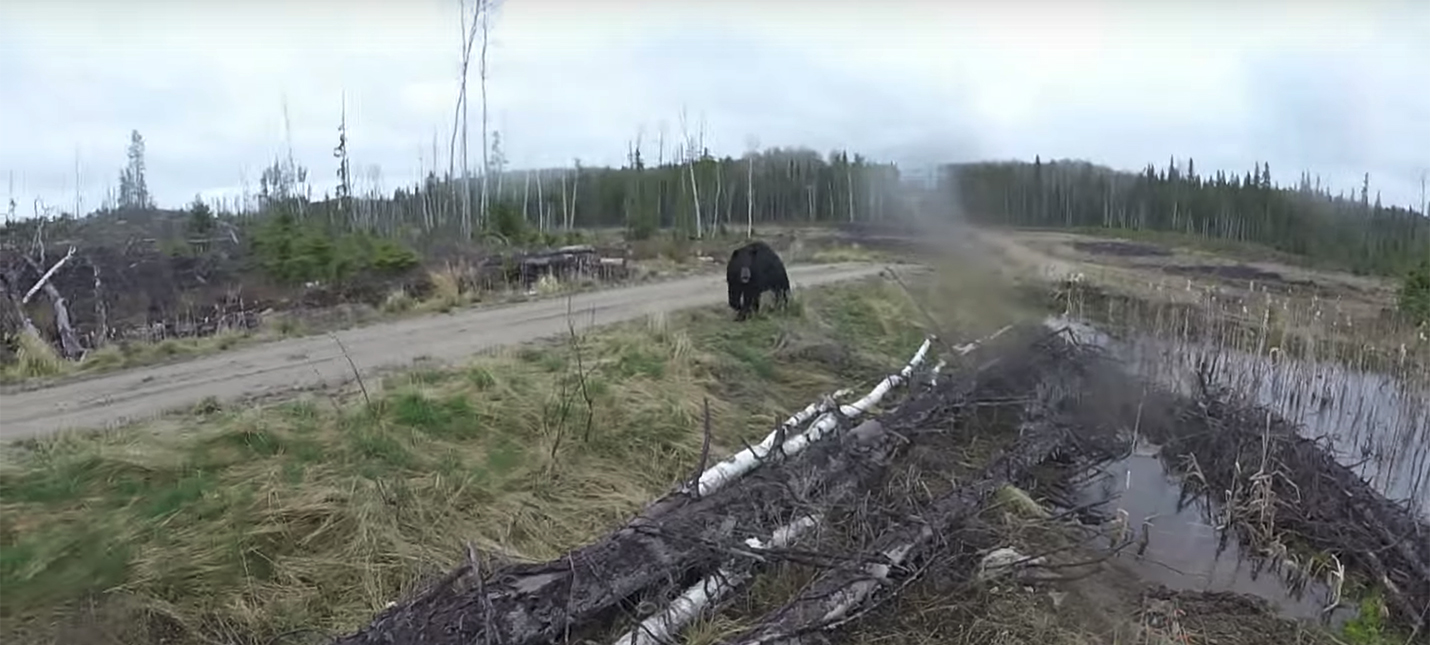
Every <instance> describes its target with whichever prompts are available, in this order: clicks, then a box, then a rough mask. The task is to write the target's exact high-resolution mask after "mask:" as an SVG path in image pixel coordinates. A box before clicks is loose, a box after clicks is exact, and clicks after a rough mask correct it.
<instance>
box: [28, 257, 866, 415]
mask: <svg viewBox="0 0 1430 645" xmlns="http://www.w3.org/2000/svg"><path fill="white" fill-rule="evenodd" d="M878 271H879V267H877V266H872V265H867V264H863V265H861V264H824V265H806V266H792V267H790V280H791V281H792V282H793V284H794V285H795V286H796V287H808V286H814V285H819V284H829V283H833V282H839V281H842V280H850V279H856V278H860V277H867V276H869V275H873V274H875V273H877V272H878ZM724 298H725V286H724V277H723V276H719V275H716V276H708V275H707V276H697V277H693V278H685V279H681V280H676V281H672V282H664V283H657V284H648V285H640V286H636V287H628V288H621V289H612V290H608V291H598V292H592V293H584V294H578V295H574V296H572V297H571V298H570V299H565V298H562V299H555V300H547V301H540V302H532V303H524V304H520V305H511V306H505V307H496V308H491V309H476V310H468V311H459V312H456V313H453V314H439V315H433V316H427V317H422V318H414V319H408V320H402V321H398V322H394V323H386V324H378V325H372V326H369V327H363V328H359V329H350V330H346V331H342V332H338V333H337V334H336V336H337V338H338V339H339V340H340V341H341V342H342V347H345V348H346V349H347V356H344V353H343V350H342V348H340V347H339V345H338V343H335V342H333V340H332V338H329V337H326V336H320V337H312V338H297V339H289V340H283V341H278V342H274V343H269V344H263V345H259V346H254V347H247V348H242V349H237V350H234V351H231V352H227V353H223V354H219V355H214V356H208V357H203V358H198V359H195V360H192V361H188V362H183V363H178V364H171V365H162V366H155V367H149V368H142V369H137V370H133V371H127V372H122V373H118V374H112V375H106V376H101V377H97V378H92V379H87V380H83V381H77V382H70V383H64V384H60V385H57V386H54V387H50V388H43V389H39V390H33V391H28V392H15V393H10V394H5V395H0V438H3V439H15V438H23V437H33V436H36V435H41V434H45V433H49V432H54V431H57V430H61V429H65V428H96V427H109V426H114V425H119V424H123V423H126V422H132V421H136V420H141V419H144V418H148V417H153V416H157V415H159V414H162V413H164V412H166V411H168V410H173V409H176V408H183V407H188V406H192V405H195V404H197V403H199V402H201V401H205V400H207V399H210V398H212V399H214V400H216V401H219V402H227V401H233V400H241V399H254V398H268V397H272V396H274V395H282V394H290V393H292V392H293V391H294V390H303V389H308V388H312V387H318V386H323V385H332V384H337V383H342V382H345V381H348V380H351V379H352V377H353V373H352V372H353V365H355V366H356V368H357V370H358V371H359V372H361V373H370V372H373V371H376V370H381V369H384V368H392V367H401V366H405V365H410V364H411V363H412V362H413V361H415V360H418V359H436V360H439V361H447V360H459V359H461V358H465V357H467V356H470V355H472V354H474V353H476V352H479V351H482V350H486V349H490V348H492V347H497V346H502V345H509V344H514V343H521V342H525V341H530V340H535V339H538V338H542V337H546V336H552V335H557V334H562V333H565V332H566V331H567V326H568V321H573V322H574V323H575V324H577V325H582V326H586V325H592V324H595V325H602V324H608V323H612V322H617V321H620V320H626V319H630V318H634V317H637V316H640V315H643V314H648V313H653V312H657V311H666V312H668V311H674V310H677V309H682V308H687V307H694V306H699V305H704V304H710V303H715V302H722V301H723V300H724ZM349 358H350V359H351V360H352V363H353V365H349V364H348V359H349Z"/></svg>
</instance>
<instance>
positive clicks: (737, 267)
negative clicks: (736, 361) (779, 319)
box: [725, 241, 789, 320]
mask: <svg viewBox="0 0 1430 645" xmlns="http://www.w3.org/2000/svg"><path fill="white" fill-rule="evenodd" d="M725 284H726V286H728V287H729V289H730V308H731V309H734V310H735V312H736V315H735V320H744V319H746V318H749V317H750V314H752V313H754V312H757V311H759V310H760V294H761V293H764V292H766V291H772V292H774V294H775V304H777V305H783V304H785V303H787V302H789V276H788V275H786V274H785V265H784V262H781V261H780V256H779V254H777V253H775V250H774V249H772V248H770V245H768V244H765V243H764V242H760V241H755V242H750V243H749V244H746V245H744V246H742V247H740V248H738V249H735V252H734V253H731V254H730V263H729V264H728V265H726V267H725Z"/></svg>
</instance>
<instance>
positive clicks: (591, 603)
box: [338, 342, 929, 645]
mask: <svg viewBox="0 0 1430 645" xmlns="http://www.w3.org/2000/svg"><path fill="white" fill-rule="evenodd" d="M928 346H929V343H928V342H925V343H924V344H923V345H922V346H921V348H920V351H919V352H918V353H917V354H916V355H915V359H914V360H911V361H910V364H909V365H906V366H905V368H904V370H901V372H900V373H899V374H896V375H892V376H890V377H889V378H886V379H885V380H884V381H882V382H881V383H880V384H879V386H878V387H876V388H874V390H873V391H872V392H871V393H870V395H869V396H866V397H865V398H864V399H862V400H861V401H859V402H856V404H854V405H851V406H843V407H842V408H841V413H845V412H847V413H849V414H859V413H862V412H863V411H864V410H866V409H868V408H869V407H871V406H872V405H873V404H874V403H875V402H877V401H878V400H879V399H880V398H882V397H883V396H884V395H886V394H887V393H888V392H889V391H890V390H891V389H892V388H893V387H894V386H896V385H898V384H899V383H902V382H904V381H905V380H907V378H908V375H909V374H910V373H911V372H912V371H913V369H914V368H915V367H917V365H918V364H919V363H920V362H922V359H923V356H925V355H926V353H927V349H928ZM830 405H832V403H831V402H830V401H825V402H821V403H816V404H814V405H812V406H810V407H809V408H806V410H805V411H803V412H801V413H799V414H796V415H794V416H793V417H791V419H790V420H788V421H787V422H786V424H784V426H782V427H786V428H787V427H789V426H795V425H798V424H799V423H802V422H803V421H804V420H805V419H807V418H808V417H809V416H813V414H815V413H816V412H819V411H822V410H824V409H825V408H826V407H828V406H830ZM839 418H840V417H839V416H837V415H835V414H834V413H833V412H832V411H831V412H824V413H823V414H821V416H820V417H819V418H818V419H817V420H816V422H815V427H814V428H812V429H811V430H810V431H809V432H806V433H802V434H798V435H795V436H794V437H792V438H789V439H787V440H783V441H780V440H781V439H783V438H784V433H783V432H781V431H779V430H777V431H776V432H775V433H771V436H770V437H767V441H766V442H764V443H767V444H768V445H769V446H770V447H769V448H767V449H764V450H760V449H758V448H751V449H747V450H746V451H743V452H742V453H740V454H742V455H750V457H746V458H741V459H734V458H732V460H727V462H726V463H724V464H719V465H717V466H716V467H715V468H712V469H711V470H710V471H706V473H707V474H708V473H711V472H712V471H713V472H715V473H719V474H718V475H711V476H709V477H706V476H705V474H702V478H701V480H702V481H703V482H704V484H703V485H699V488H698V489H697V490H698V491H701V492H703V493H704V494H695V495H691V494H688V493H685V492H681V491H677V492H675V493H672V494H671V495H668V496H666V498H662V500H659V501H657V502H656V503H655V504H652V505H650V506H648V507H647V509H646V511H644V512H643V513H642V514H641V515H640V516H638V517H637V518H635V519H634V520H632V521H631V522H630V523H628V524H627V525H626V526H624V527H622V528H621V529H618V530H617V531H615V532H613V533H611V534H609V535H607V536H605V537H604V538H602V539H600V540H597V541H596V542H594V543H593V544H591V545H588V546H586V547H583V548H581V549H577V550H576V551H573V552H572V553H570V554H568V555H567V556H566V557H564V558H560V559H557V560H553V561H550V562H545V563H539V564H518V565H512V566H509V567H505V568H502V569H500V570H498V571H494V572H479V571H476V567H474V566H470V565H469V566H464V567H460V568H458V569H457V570H456V571H453V572H452V573H450V574H449V575H448V576H447V577H446V578H444V579H443V580H442V581H441V582H439V583H438V584H437V585H434V586H433V587H432V588H431V589H429V590H428V591H427V592H425V593H423V594H421V595H419V596H418V597H416V598H414V599H412V600H410V601H407V602H405V603H402V604H399V605H396V606H393V607H389V608H388V609H387V610H385V611H383V612H382V613H380V614H379V615H378V616H377V617H376V618H375V619H374V621H373V622H372V623H371V624H370V625H369V626H368V627H366V628H365V629H363V630H362V631H360V632H358V633H356V634H353V635H351V636H348V637H346V638H343V639H340V640H339V641H338V643H342V644H344V645H358V644H370V643H373V644H375V643H427V644H433V645H438V644H443V645H445V644H447V643H471V642H491V643H503V644H512V645H514V644H518V643H543V642H551V641H552V640H556V639H560V638H562V637H564V636H566V635H567V634H568V633H569V632H570V631H571V630H573V629H577V628H578V627H584V626H586V625H588V624H590V623H592V622H600V620H601V619H602V618H603V617H608V616H609V614H610V613H611V612H613V611H617V610H618V609H619V606H620V605H621V603H622V602H625V601H627V600H628V599H629V598H632V597H633V596H636V595H638V594H640V593H642V592H646V591H648V590H649V589H651V588H653V587H658V586H660V585H663V584H668V581H669V580H670V579H672V578H674V579H681V578H684V577H687V576H690V575H704V574H706V573H708V572H711V571H714V570H715V569H716V568H717V567H718V566H719V565H720V563H721V562H720V561H721V558H722V556H723V553H722V552H721V551H719V550H717V549H713V548H712V547H711V546H710V545H712V544H723V543H729V542H731V541H732V537H733V533H734V532H735V530H736V529H737V528H738V529H740V530H741V531H743V532H746V533H750V534H754V535H760V534H764V535H768V534H769V533H770V531H771V529H772V527H774V526H777V525H779V524H782V523H784V522H785V521H787V519H788V518H790V517H794V516H795V515H796V514H797V511H798V510H799V505H800V504H801V501H800V500H802V499H808V498H810V497H819V496H832V497H835V498H838V497H839V496H840V495H841V494H843V493H840V492H839V491H854V490H859V489H860V488H866V487H867V486H868V483H869V482H870V481H873V478H875V477H877V476H878V474H879V472H880V470H879V467H880V463H881V462H882V460H883V459H884V458H885V456H886V455H887V454H888V451H889V449H891V447H892V446H893V445H895V443H896V442H894V441H892V440H888V441H887V442H886V445H883V446H882V448H880V449H869V448H868V446H862V445H861V446H854V445H851V444H849V443H848V442H818V443H816V441H815V440H816V439H818V438H820V437H819V435H814V436H811V434H810V433H811V432H819V433H823V434H832V430H833V429H835V428H836V427H837V425H838V421H839ZM801 444H802V445H801ZM811 446H812V447H811ZM806 448H808V449H806ZM856 448H857V449H856ZM780 449H782V452H783V455H782V459H781V460H780V461H779V462H778V466H777V467H775V468H771V469H761V470H760V472H759V475H760V476H759V477H758V481H754V482H748V483H747V484H746V485H742V486H741V487H740V488H739V490H724V489H723V487H724V486H725V485H726V484H727V483H728V482H730V481H734V480H735V479H736V478H737V477H739V476H740V475H744V474H747V473H750V472H752V471H754V470H755V469H756V468H757V467H758V466H759V465H760V464H761V463H763V462H764V461H765V459H764V458H766V457H769V456H770V455H771V453H772V452H774V451H775V450H780ZM738 456H739V455H737V457H738ZM755 456H758V457H759V458H754V457H755ZM768 471H773V472H768ZM691 492H695V491H691ZM781 518H783V519H781ZM737 542H738V541H737Z"/></svg>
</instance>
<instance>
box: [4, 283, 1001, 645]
mask: <svg viewBox="0 0 1430 645" xmlns="http://www.w3.org/2000/svg"><path fill="white" fill-rule="evenodd" d="M964 277H966V276H964ZM968 284H969V285H978V286H977V287H976V288H984V285H983V284H982V283H980V281H978V280H971V281H968ZM940 288H943V287H940ZM965 288H969V289H971V288H975V287H973V286H966V287H965ZM918 289H920V294H919V299H920V300H921V301H923V302H925V303H926V304H925V306H926V307H929V306H931V307H940V308H944V309H945V310H946V311H951V310H958V309H964V310H966V309H967V308H966V307H959V306H957V305H958V304H960V302H962V301H960V300H958V299H956V298H951V297H949V295H948V294H949V293H952V292H947V291H946V289H945V291H940V290H938V289H934V288H932V287H931V288H929V289H927V290H924V289H923V287H918ZM956 291H957V289H954V292H956ZM794 298H795V300H796V302H795V303H794V306H793V307H791V309H790V310H788V311H785V312H774V311H767V312H766V313H762V314H761V315H759V316H758V317H756V318H755V319H753V320H751V321H748V322H745V323H740V324H735V323H732V322H730V317H731V315H730V312H729V311H728V310H727V309H725V308H723V307H721V308H708V309H703V310H696V311H691V312H685V313H680V314H670V315H660V316H653V317H651V318H649V319H647V320H642V321H638V322H632V323H628V324H625V325H621V326H617V327H612V328H606V329H602V330H597V331H594V332H591V333H590V334H588V335H586V336H583V337H581V338H579V339H576V340H575V341H571V340H569V339H568V340H562V341H553V342H551V343H548V344H545V345H538V346H528V347H523V348H518V349H511V350H506V351H503V352H501V353H498V354H495V355H491V356H486V357H482V358H480V359H478V360H476V361H474V362H472V363H470V364H467V365H464V366H461V367H459V368H452V369H440V370H439V369H430V368H426V369H421V370H416V371H413V372H411V373H409V374H407V375H405V376H401V377H395V378H389V379H387V380H386V381H385V382H384V384H383V385H382V387H381V388H378V389H377V390H376V391H374V392H373V393H372V395H373V396H372V401H371V403H370V404H369V403H364V402H363V401H362V397H360V396H359V397H353V396H347V397H345V398H346V399H350V400H353V401H354V402H351V403H344V402H339V401H337V400H323V399H307V400H300V401H294V402H288V403H284V404H280V405H276V406H272V407H268V408H262V409H244V408H223V407H219V406H217V405H204V406H197V408H198V409H196V411H195V413H194V414H192V415H190V416H187V417H183V418H181V419H179V420H178V421H177V422H176V421H175V420H174V419H168V420H165V421H163V423H164V424H166V425H173V424H174V423H178V424H179V425H180V427H177V428H173V427H161V428H158V429H151V428H145V427H134V428H128V429H125V430H120V431H114V432H109V433H103V434H88V435H82V434H68V435H61V436H58V437H54V438H50V439H45V440H32V441H27V442H22V443H18V444H16V445H14V446H11V447H7V449H6V451H5V453H4V455H3V459H0V595H3V601H0V623H3V624H0V639H3V640H4V641H5V642H38V643H51V642H80V641H84V642H97V643H104V642H115V643H141V642H145V643H147V642H155V641H158V640H165V641H166V642H170V643H202V642H232V643H263V642H266V641H267V639H269V638H271V637H272V636H273V635H275V634H277V633H281V632H284V631H287V630H291V629H297V628H318V629H322V630H326V631H329V632H339V631H343V630H350V629H353V628H355V627H357V626H358V625H360V624H362V623H363V622H364V621H365V620H367V619H369V618H370V617H371V616H372V614H373V612H374V611H375V610H377V609H378V608H380V607H381V606H382V605H383V604H385V603H386V602H388V601H390V600H394V599H397V598H399V597H401V596H402V595H403V594H404V593H405V592H407V591H409V590H410V589H411V588H412V585H413V584H414V582H416V581H418V580H419V579H422V578H423V577H424V576H426V575H430V574H432V573H433V572H435V571H439V570H442V569H445V568H447V567H449V566H451V565H453V564H455V563H456V562H458V561H459V560H460V559H461V558H462V557H463V553H464V552H465V546H464V545H465V544H466V543H467V542H468V541H471V542H472V543H474V544H476V545H477V546H478V547H480V548H484V549H488V550H492V551H496V552H499V553H503V554H505V555H506V556H508V557H512V558H518V559H542V558H550V557H553V556H556V555H559V554H560V553H562V552H564V551H566V550H568V549H570V548H572V547H574V546H577V545H579V544H582V543H584V542H585V541H587V540H589V539H590V538H591V537H593V536H595V535H598V534H600V533H601V532H603V531H605V530H608V529H609V528H611V527H612V526H614V525H616V524H618V523H620V522H621V521H623V520H625V519H626V518H627V517H628V516H629V515H630V514H631V513H633V512H635V511H636V510H638V509H639V507H640V506H641V505H642V504H643V503H644V502H646V501H647V500H649V499H651V498H652V497H654V496H656V495H659V494H661V493H663V492H664V491H666V490H667V489H668V488H669V486H671V485H672V483H673V482H676V481H679V480H680V479H682V478H684V477H687V476H689V474H690V472H691V471H692V469H693V468H694V467H695V465H696V463H697V461H698V459H699V453H700V445H701V431H700V418H701V408H702V401H703V400H704V399H706V398H708V399H709V402H710V409H711V416H712V430H713V436H714V439H715V446H714V451H715V453H716V454H726V453H729V452H732V451H734V450H737V449H738V448H739V446H740V442H741V440H750V439H754V438H757V437H759V436H762V435H763V434H764V433H765V432H767V431H768V429H769V427H771V426H772V424H773V422H774V420H775V419H776V418H777V417H778V416H781V415H787V414H789V413H790V412H791V411H793V410H794V409H797V408H799V407H803V405H805V404H806V403H807V402H808V401H810V400H812V399H813V398H814V397H816V396H817V395H819V394H821V393H825V392H828V391H831V390H833V389H837V388H839V387H845V386H860V387H867V386H871V385H872V384H873V382H874V381H875V380H876V379H877V378H879V377H881V376H882V375H883V374H884V373H886V372H887V371H889V370H891V369H896V368H897V367H899V366H900V365H901V364H902V362H903V361H904V360H907V358H908V355H909V354H910V353H911V352H912V351H913V350H914V349H915V348H916V347H917V345H918V343H919V341H920V339H921V338H922V336H923V334H924V331H923V329H921V328H920V325H919V323H920V321H921V317H920V314H919V312H918V310H917V309H916V308H915V307H914V306H912V304H911V300H910V299H909V297H908V296H907V295H906V294H905V292H904V291H902V290H901V289H900V288H899V287H897V286H892V285H890V284H888V283H883V282H879V281H873V282H869V283H862V284H858V285H850V286H843V287H832V288H827V289H820V290H814V291H805V292H799V293H796V294H795V295H794ZM979 311H981V312H985V313H986V312H987V311H988V308H987V307H980V308H979ZM963 316H964V319H967V320H970V321H971V320H972V318H969V316H968V313H967V312H966V311H965V312H964V313H963ZM946 319H950V320H952V319H956V317H954V316H953V315H952V314H949V317H948V318H946ZM1001 322H1003V321H1002V320H999V319H993V318H989V319H985V320H978V321H977V324H970V325H968V330H967V335H969V336H972V335H977V334H981V333H986V330H987V329H991V328H993V327H995V326H996V325H998V324H1001ZM949 331H950V330H945V332H946V333H947V332H949ZM955 340H958V339H955ZM578 350H579V355H580V360H579V361H577V360H576V356H577V352H578ZM578 363H579V364H580V365H581V366H582V367H583V368H584V372H583V373H580V374H578V372H577V365H578ZM563 392H564V395H563ZM583 392H584V394H583ZM587 397H589V398H590V401H591V403H590V406H589V408H588V406H587V403H586V398H587ZM588 414H589V418H590V422H589V424H588V423H587V417H588ZM95 622H100V623H103V625H104V630H103V631H102V632H93V633H91V632H89V631H84V629H85V628H84V626H85V625H90V624H92V623H95ZM77 629H78V630H80V631H79V632H76V631H74V630H77ZM77 633H78V634H80V636H76V635H75V634H77Z"/></svg>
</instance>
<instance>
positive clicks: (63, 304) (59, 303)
mask: <svg viewBox="0 0 1430 645" xmlns="http://www.w3.org/2000/svg"><path fill="white" fill-rule="evenodd" d="M72 257H74V247H70V250H69V253H67V254H65V256H64V257H63V258H60V260H59V261H58V262H56V263H55V264H54V266H52V267H50V270H49V271H43V267H41V266H40V264H39V263H38V262H35V260H34V259H33V258H30V257H29V256H26V257H25V261H26V262H28V263H29V264H30V267H31V268H33V269H34V270H35V271H43V273H42V274H41V276H40V279H39V281H37V282H36V283H35V285H34V286H32V287H30V290H29V291H27V292H25V297H24V298H23V299H21V301H20V302H21V303H22V304H23V303H27V302H29V300H30V298H31V296H33V295H34V293H35V292H36V291H39V290H42V289H43V290H44V292H45V295H47V296H49V298H50V306H51V307H53V308H54V310H55V330H56V332H58V335H59V337H60V352H61V353H62V354H63V355H64V357H65V358H68V359H71V360H74V359H78V358H79V357H80V356H83V355H84V346H83V345H81V344H80V342H79V335H78V334H76V333H75V330H74V325H72V324H71V323H70V311H69V305H68V301H66V300H65V297H64V296H63V295H61V294H60V290H59V289H56V288H55V285H54V283H53V282H52V281H51V280H50V276H52V275H54V273H55V271H58V270H59V268H60V267H61V266H64V264H65V262H67V261H68V260H69V259H70V258H72Z"/></svg>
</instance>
